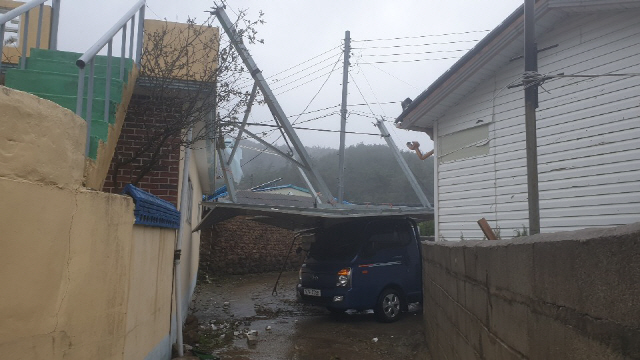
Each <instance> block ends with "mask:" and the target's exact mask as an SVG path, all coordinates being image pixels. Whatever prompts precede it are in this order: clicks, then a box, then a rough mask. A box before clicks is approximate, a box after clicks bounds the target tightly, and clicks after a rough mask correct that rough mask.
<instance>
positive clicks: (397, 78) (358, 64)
mask: <svg viewBox="0 0 640 360" xmlns="http://www.w3.org/2000/svg"><path fill="white" fill-rule="evenodd" d="M356 65H357V66H360V63H357V64H356ZM367 65H371V66H373V67H374V68H376V69H378V70H379V71H381V72H383V73H385V74H387V75H389V76H391V77H392V78H394V79H396V80H398V81H400V82H402V83H405V84H407V85H409V86H411V87H412V88H414V89H417V90H420V89H419V88H418V87H417V86H415V85H413V84H409V83H408V82H406V81H404V80H402V79H400V78H399V77H397V76H395V75H393V74H390V73H388V72H386V71H384V70H382V69H380V68H379V67H377V66H376V65H375V64H367ZM396 102H399V101H396Z"/></svg>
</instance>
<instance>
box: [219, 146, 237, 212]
mask: <svg viewBox="0 0 640 360" xmlns="http://www.w3.org/2000/svg"><path fill="white" fill-rule="evenodd" d="M216 151H217V152H218V158H219V159H220V166H221V167H222V176H223V177H224V183H225V185H227V193H228V194H229V199H231V202H233V203H234V204H237V203H238V199H237V198H236V186H235V184H234V183H233V181H234V179H233V173H232V172H231V170H230V169H229V168H227V165H226V161H224V155H223V154H222V152H223V151H224V150H222V149H216ZM229 174H231V177H230V176H229Z"/></svg>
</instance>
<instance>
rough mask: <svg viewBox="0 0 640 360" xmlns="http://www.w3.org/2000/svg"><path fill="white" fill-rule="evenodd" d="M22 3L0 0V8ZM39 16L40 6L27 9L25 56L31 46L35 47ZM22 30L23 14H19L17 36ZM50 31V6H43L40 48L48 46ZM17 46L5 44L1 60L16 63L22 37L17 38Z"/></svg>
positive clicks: (13, 7)
mask: <svg viewBox="0 0 640 360" xmlns="http://www.w3.org/2000/svg"><path fill="white" fill-rule="evenodd" d="M22 4H24V2H17V1H9V0H0V8H5V9H15V8H17V7H18V6H20V5H22ZM39 16H40V7H39V6H36V7H35V8H33V9H31V11H29V41H28V42H27V56H29V54H30V53H31V48H32V47H33V48H34V47H36V41H37V34H38V17H39ZM23 32H24V14H23V15H21V16H20V30H19V33H18V36H20V37H21V36H22V34H23ZM50 33H51V6H48V5H45V6H44V13H43V14H42V33H41V35H40V48H41V49H48V48H49V37H50ZM18 41H19V43H18V47H15V46H8V45H5V46H4V48H3V49H2V62H4V63H10V64H17V63H18V61H19V60H20V54H21V53H22V42H21V41H22V39H18Z"/></svg>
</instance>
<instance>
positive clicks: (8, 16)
mask: <svg viewBox="0 0 640 360" xmlns="http://www.w3.org/2000/svg"><path fill="white" fill-rule="evenodd" d="M46 1H47V0H33V1H30V2H28V3H26V4H24V5H20V6H18V7H17V8H15V9H13V10H11V11H8V12H7V13H5V14H2V15H0V24H4V23H7V22H8V21H9V20H13V19H14V18H16V17H18V16H20V15H22V14H24V13H26V12H28V11H29V10H31V9H33V8H34V7H36V6H38V5H40V4H43V3H45V2H46ZM58 1H59V0H58Z"/></svg>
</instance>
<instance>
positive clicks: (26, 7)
mask: <svg viewBox="0 0 640 360" xmlns="http://www.w3.org/2000/svg"><path fill="white" fill-rule="evenodd" d="M45 2H47V0H32V1H29V2H28V3H25V4H23V5H20V6H19V7H17V8H15V9H13V10H11V11H9V12H7V13H6V14H3V15H0V57H1V56H2V52H3V50H4V33H5V29H6V23H8V22H9V21H11V20H13V19H15V18H17V17H18V16H21V15H22V14H24V23H23V24H21V25H22V33H21V34H20V43H21V45H22V55H21V56H20V69H24V68H25V65H26V59H27V50H28V48H27V44H28V42H29V13H30V11H31V10H32V9H33V8H35V7H36V6H38V7H39V8H40V11H39V16H38V32H37V35H36V48H38V49H39V48H40V38H41V36H42V14H43V13H44V3H45ZM59 20H60V0H52V3H51V32H50V36H49V49H51V50H56V49H57V47H58V22H59ZM1 68H2V61H1V59H0V69H1Z"/></svg>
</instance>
